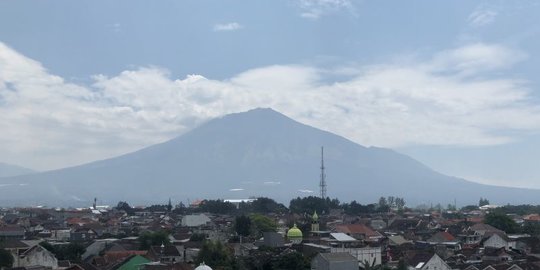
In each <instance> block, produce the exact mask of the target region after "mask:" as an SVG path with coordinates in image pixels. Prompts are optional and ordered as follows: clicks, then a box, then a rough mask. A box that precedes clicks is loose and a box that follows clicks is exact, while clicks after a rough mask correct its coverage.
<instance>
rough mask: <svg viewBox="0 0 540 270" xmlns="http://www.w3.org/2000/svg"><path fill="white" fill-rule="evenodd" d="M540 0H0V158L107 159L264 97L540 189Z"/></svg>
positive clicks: (415, 152) (363, 137)
mask: <svg viewBox="0 0 540 270" xmlns="http://www.w3.org/2000/svg"><path fill="white" fill-rule="evenodd" d="M537 14H540V5H539V3H537V1H470V0H467V1H428V0H425V1H350V0H282V1H278V0H276V1H132V0H130V1H37V2H36V1H24V0H19V1H0V120H1V121H0V128H1V129H2V130H4V131H5V132H3V133H2V134H1V135H0V147H1V148H2V149H3V150H4V151H2V153H1V154H0V161H1V162H7V163H14V164H18V165H23V166H27V167H30V168H35V169H39V170H46V169H54V168H61V167H65V166H71V165H76V164H81V163H84V162H88V161H91V160H96V159H103V158H107V157H112V156H115V155H118V154H122V153H126V152H129V151H133V150H136V149H139V148H141V147H144V146H147V145H151V144H153V143H157V142H161V141H164V140H167V139H169V138H172V137H174V136H176V135H178V134H181V133H183V132H185V131H187V130H189V129H191V128H193V127H194V126H196V125H197V124H199V123H201V122H202V121H205V120H207V119H209V118H212V117H217V116H220V115H223V114H226V113H232V112H238V111H245V110H248V109H251V108H254V107H268V106H270V107H273V108H274V109H276V110H278V111H281V112H283V113H284V114H286V115H288V116H290V117H292V118H294V119H297V120H299V121H301V122H303V123H306V124H310V125H313V126H316V127H319V128H322V129H326V130H329V131H332V132H334V133H337V134H340V135H343V136H345V137H347V138H349V139H351V140H354V141H356V142H358V143H360V144H363V145H368V146H369V145H375V146H382V147H390V148H393V149H396V150H398V151H400V152H403V153H406V154H409V155H411V156H413V157H415V158H417V159H418V160H420V161H421V162H423V163H425V164H427V165H429V166H431V167H432V168H434V169H436V170H439V171H441V172H444V173H446V174H450V175H455V176H462V177H466V178H468V179H471V180H476V181H480V182H483V183H493V184H497V185H508V186H523V187H535V188H540V182H539V181H537V179H539V178H540V168H537V166H536V162H535V161H536V160H538V157H539V154H538V153H539V151H538V150H540V137H539V135H538V132H539V131H540V99H539V97H540V94H539V91H538V87H539V78H538V76H537V67H538V66H539V64H540V58H539V57H540V55H539V54H540V51H539V50H538V48H540V37H539V34H540V19H539V18H538V16H537Z"/></svg>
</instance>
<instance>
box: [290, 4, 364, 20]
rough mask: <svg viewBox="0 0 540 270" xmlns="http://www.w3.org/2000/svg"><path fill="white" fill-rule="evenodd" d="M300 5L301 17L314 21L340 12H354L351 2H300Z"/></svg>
mask: <svg viewBox="0 0 540 270" xmlns="http://www.w3.org/2000/svg"><path fill="white" fill-rule="evenodd" d="M298 5H299V6H300V8H301V10H302V12H301V13H300V16H301V17H303V18H307V19H314V20H316V19H319V18H320V17H321V16H324V15H327V14H329V13H333V12H336V11H339V10H349V11H353V5H352V1H351V0H299V1H298Z"/></svg>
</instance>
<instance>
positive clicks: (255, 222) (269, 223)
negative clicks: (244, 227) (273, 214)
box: [249, 214, 277, 237]
mask: <svg viewBox="0 0 540 270" xmlns="http://www.w3.org/2000/svg"><path fill="white" fill-rule="evenodd" d="M249 218H250V220H251V224H252V233H253V234H254V235H255V237H260V236H262V233H263V232H275V231H276V229H277V225H276V223H275V222H274V221H273V220H272V219H271V218H269V217H267V216H263V215H261V214H252V215H251V216H249Z"/></svg>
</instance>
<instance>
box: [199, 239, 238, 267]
mask: <svg viewBox="0 0 540 270" xmlns="http://www.w3.org/2000/svg"><path fill="white" fill-rule="evenodd" d="M233 261H234V260H233V256H232V254H231V253H230V252H229V250H227V248H226V247H225V246H223V244H221V242H219V241H216V242H214V241H206V242H204V244H203V247H202V248H201V250H200V251H199V255H197V257H196V258H195V263H196V264H200V263H202V262H204V263H205V264H207V265H210V266H212V268H214V269H230V268H231V267H230V266H231V265H232V264H233Z"/></svg>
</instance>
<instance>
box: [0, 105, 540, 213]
mask: <svg viewBox="0 0 540 270" xmlns="http://www.w3.org/2000/svg"><path fill="white" fill-rule="evenodd" d="M323 145H324V147H325V164H326V166H327V182H328V196H330V197H338V198H339V199H340V200H342V201H349V200H353V199H355V200H357V201H360V202H374V201H376V200H377V198H378V197H380V196H382V195H384V196H387V195H394V196H399V197H405V199H406V201H407V202H409V203H410V204H413V205H414V204H418V203H431V202H432V203H439V202H440V203H443V204H446V203H450V202H454V199H456V200H457V201H458V204H468V203H476V202H477V201H478V199H479V198H480V197H484V198H489V199H490V201H491V202H495V203H518V202H519V203H538V202H539V200H540V196H539V195H540V191H539V190H527V189H518V188H503V187H495V186H488V185H481V184H477V183H472V182H468V181H465V180H462V179H457V178H453V177H448V176H444V175H442V174H439V173H437V172H434V171H433V170H431V169H429V168H427V167H426V166H424V165H422V164H420V163H419V162H417V161H415V160H413V159H411V158H409V157H407V156H405V155H401V154H399V153H396V152H394V151H392V150H388V149H382V148H374V147H370V148H366V147H363V146H361V145H358V144H356V143H353V142H351V141H349V140H347V139H345V138H343V137H340V136H337V135H334V134H332V133H329V132H325V131H322V130H319V129H315V128H313V127H309V126H306V125H303V124H300V123H298V122H296V121H294V120H292V119H290V118H287V117H286V116H284V115H282V114H280V113H278V112H275V111H273V110H271V109H255V110H251V111H248V112H245V113H238V114H231V115H227V116H225V117H222V118H218V119H214V120H211V121H209V122H207V123H206V124H203V125H202V126H200V127H198V128H196V129H194V130H192V131H191V132H188V133H186V134H184V135H182V136H179V137H177V138H175V139H172V140H170V141H168V142H165V143H162V144H157V145H154V146H151V147H148V148H144V149H142V150H140V151H137V152H134V153H130V154H127V155H123V156H120V157H117V158H112V159H108V160H103V161H97V162H93V163H89V164H86V165H82V166H77V167H72V168H67V169H62V170H56V171H49V172H44V173H38V174H34V175H25V176H17V177H11V178H4V179H1V180H0V186H1V185H3V186H1V187H0V205H13V204H43V203H45V204H51V205H77V204H80V205H85V204H89V203H90V202H91V200H92V199H93V198H94V197H98V198H99V199H100V200H102V201H104V202H106V203H110V204H114V203H116V202H118V201H120V200H126V201H128V202H130V203H133V204H137V203H156V202H165V201H166V200H167V199H168V198H169V197H172V198H173V199H176V200H180V199H181V200H186V199H191V200H193V199H197V198H224V199H227V198H246V197H249V196H268V197H272V198H275V199H277V200H280V201H282V202H288V200H290V199H291V198H293V197H296V196H304V195H317V194H318V193H317V190H318V183H319V166H320V147H321V146H323ZM232 190H233V191H232ZM307 190H311V191H314V192H313V193H307Z"/></svg>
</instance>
